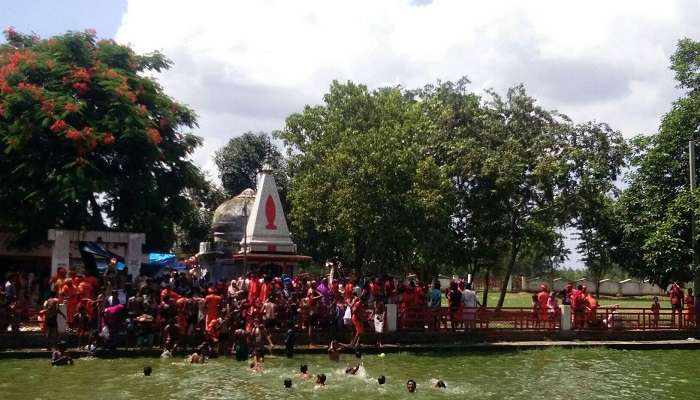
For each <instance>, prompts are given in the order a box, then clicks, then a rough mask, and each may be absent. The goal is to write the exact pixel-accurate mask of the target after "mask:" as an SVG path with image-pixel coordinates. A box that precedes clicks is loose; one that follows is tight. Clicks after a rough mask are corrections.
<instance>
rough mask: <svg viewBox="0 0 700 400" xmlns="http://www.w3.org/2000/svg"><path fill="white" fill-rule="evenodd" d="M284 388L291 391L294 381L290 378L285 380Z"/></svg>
mask: <svg viewBox="0 0 700 400" xmlns="http://www.w3.org/2000/svg"><path fill="white" fill-rule="evenodd" d="M284 388H285V389H291V388H292V380H291V379H289V378H285V380H284Z"/></svg>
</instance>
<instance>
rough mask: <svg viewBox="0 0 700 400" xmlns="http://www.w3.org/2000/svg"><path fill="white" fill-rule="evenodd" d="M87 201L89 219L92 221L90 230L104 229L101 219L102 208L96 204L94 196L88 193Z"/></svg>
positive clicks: (103, 222)
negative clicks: (89, 211) (89, 213)
mask: <svg viewBox="0 0 700 400" xmlns="http://www.w3.org/2000/svg"><path fill="white" fill-rule="evenodd" d="M88 201H89V202H90V209H91V211H92V214H91V216H90V218H91V219H92V222H91V223H92V228H93V229H95V230H103V229H105V221H104V220H103V219H102V208H100V205H99V204H97V199H95V194H94V193H90V195H89V196H88Z"/></svg>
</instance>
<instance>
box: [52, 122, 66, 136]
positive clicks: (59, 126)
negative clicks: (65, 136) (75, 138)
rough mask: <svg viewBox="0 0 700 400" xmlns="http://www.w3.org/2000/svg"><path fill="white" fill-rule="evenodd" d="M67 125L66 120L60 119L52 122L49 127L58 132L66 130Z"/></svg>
mask: <svg viewBox="0 0 700 400" xmlns="http://www.w3.org/2000/svg"><path fill="white" fill-rule="evenodd" d="M66 126H67V124H66V121H64V120H62V119H59V120H57V121H56V122H54V123H53V124H51V126H50V127H49V129H50V130H51V132H54V133H57V132H60V131H62V130H64V129H65V128H66Z"/></svg>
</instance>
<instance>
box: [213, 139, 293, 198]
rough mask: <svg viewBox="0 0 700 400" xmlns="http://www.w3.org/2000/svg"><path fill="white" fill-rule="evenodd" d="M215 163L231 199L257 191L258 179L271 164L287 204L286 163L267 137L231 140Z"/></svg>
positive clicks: (282, 196) (219, 151) (216, 155)
mask: <svg viewBox="0 0 700 400" xmlns="http://www.w3.org/2000/svg"><path fill="white" fill-rule="evenodd" d="M214 161H215V163H216V166H217V168H218V169H219V178H220V179H221V183H222V185H223V187H224V190H225V191H226V193H227V194H228V196H229V197H233V196H238V195H239V194H241V192H242V191H244V190H245V189H248V188H250V189H253V190H255V183H256V176H257V174H258V172H259V171H260V170H261V169H262V167H263V165H264V164H265V163H268V164H269V165H270V166H271V167H272V169H273V171H274V176H275V181H276V182H277V186H278V187H279V188H280V196H281V198H282V199H283V201H284V199H285V198H286V192H287V186H288V183H287V171H286V170H287V168H286V164H285V160H284V158H283V157H282V153H280V151H279V149H277V146H275V144H274V143H273V142H272V140H271V138H270V135H268V134H267V133H258V134H254V133H252V132H246V133H244V134H243V135H241V136H238V137H235V138H233V139H231V140H229V141H228V143H227V144H226V145H225V146H223V147H222V148H221V149H219V150H218V151H217V152H216V154H215V156H214Z"/></svg>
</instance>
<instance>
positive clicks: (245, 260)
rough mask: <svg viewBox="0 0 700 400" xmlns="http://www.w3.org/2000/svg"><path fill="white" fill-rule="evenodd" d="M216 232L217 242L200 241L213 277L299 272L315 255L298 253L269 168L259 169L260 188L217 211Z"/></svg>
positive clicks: (201, 254) (202, 257) (203, 259)
mask: <svg viewBox="0 0 700 400" xmlns="http://www.w3.org/2000/svg"><path fill="white" fill-rule="evenodd" d="M212 231H213V235H214V243H213V244H212V243H202V244H200V252H199V254H198V259H199V261H200V263H201V264H202V265H204V266H205V267H206V268H207V270H208V271H209V272H210V279H213V280H218V279H226V278H232V277H237V276H241V275H243V274H246V273H248V272H251V271H252V272H260V273H267V274H272V275H275V276H278V275H281V274H293V273H294V267H296V266H297V265H298V264H299V263H301V262H305V261H309V260H310V259H311V257H308V256H303V255H299V254H297V246H296V244H294V242H293V241H292V238H291V234H290V233H289V228H288V226H287V220H286V218H285V215H284V209H283V207H282V202H281V200H280V196H279V191H278V189H277V183H276V182H275V177H274V175H273V174H272V169H271V168H270V167H269V166H264V167H263V169H262V170H261V171H260V173H258V177H257V185H256V190H255V191H253V190H252V189H246V190H244V191H243V192H241V194H239V195H238V196H236V197H234V198H232V199H230V200H227V201H226V202H224V203H222V204H221V205H220V206H219V207H218V208H217V209H216V211H215V212H214V218H213V221H212Z"/></svg>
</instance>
